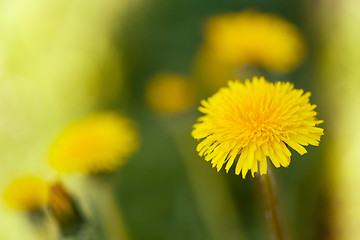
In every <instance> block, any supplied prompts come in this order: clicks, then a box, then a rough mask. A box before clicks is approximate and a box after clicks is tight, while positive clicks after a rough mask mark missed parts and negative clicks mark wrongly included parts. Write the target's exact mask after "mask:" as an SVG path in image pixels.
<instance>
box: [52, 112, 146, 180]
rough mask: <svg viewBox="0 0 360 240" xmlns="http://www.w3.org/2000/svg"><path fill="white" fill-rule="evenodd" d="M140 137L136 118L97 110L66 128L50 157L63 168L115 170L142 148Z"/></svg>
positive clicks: (69, 169)
mask: <svg viewBox="0 0 360 240" xmlns="http://www.w3.org/2000/svg"><path fill="white" fill-rule="evenodd" d="M138 141H139V140H138V135H137V132H136V129H135V124H134V122H133V121H132V120H130V119H128V118H127V117H124V116H122V115H120V114H117V113H115V112H102V113H95V114H92V115H90V116H86V117H84V118H82V119H80V120H78V121H76V122H74V123H72V124H71V125H69V126H68V127H67V128H65V129H64V130H63V132H62V133H61V134H60V135H59V136H58V138H57V139H56V140H55V142H54V144H53V145H52V147H51V149H50V154H49V161H50V164H51V165H52V166H53V167H54V168H55V169H56V170H57V171H59V172H82V173H88V174H96V173H104V172H109V171H114V170H115V169H116V168H117V167H119V166H120V165H122V164H124V162H125V161H126V160H127V158H128V157H129V156H130V155H131V154H132V153H133V152H134V151H135V150H136V149H137V148H138Z"/></svg>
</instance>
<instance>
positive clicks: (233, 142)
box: [192, 77, 323, 178]
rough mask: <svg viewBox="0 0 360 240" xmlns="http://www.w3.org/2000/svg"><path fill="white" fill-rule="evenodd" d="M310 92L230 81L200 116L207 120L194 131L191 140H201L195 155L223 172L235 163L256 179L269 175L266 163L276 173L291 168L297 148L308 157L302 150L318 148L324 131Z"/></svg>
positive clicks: (280, 84) (257, 82) (283, 84)
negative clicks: (293, 153) (320, 126)
mask: <svg viewBox="0 0 360 240" xmlns="http://www.w3.org/2000/svg"><path fill="white" fill-rule="evenodd" d="M309 97H310V92H307V93H305V94H304V91H303V90H301V89H300V90H299V89H294V86H293V84H290V83H289V82H277V83H275V84H274V83H270V82H267V81H266V80H265V79H264V78H263V77H261V78H257V77H254V78H253V79H252V81H249V80H246V81H245V83H241V82H239V81H229V83H228V87H225V88H221V89H220V90H219V91H218V92H217V93H216V94H214V95H213V96H212V97H210V98H209V99H208V100H207V101H206V100H202V101H201V104H202V106H201V107H199V110H200V111H201V112H202V113H204V114H205V115H204V116H202V117H200V118H199V119H198V121H199V123H197V124H195V125H194V129H193V131H192V136H193V137H194V138H195V139H198V140H201V142H200V143H199V144H198V146H197V148H196V150H197V151H198V152H199V155H200V156H205V160H206V161H211V162H212V165H213V167H216V168H217V170H218V171H219V170H220V169H221V168H222V166H223V165H224V164H225V163H226V167H225V169H226V171H227V172H228V171H229V169H230V167H231V166H232V165H233V164H234V162H236V168H235V173H236V174H237V175H239V174H240V172H241V171H242V176H243V178H245V176H246V173H247V172H248V170H251V173H252V175H253V176H254V173H256V172H258V164H259V165H260V174H261V175H263V174H266V173H267V157H269V158H270V159H271V161H272V163H273V164H274V165H275V167H280V166H283V167H287V166H288V165H289V164H290V156H291V152H290V151H289V149H288V147H291V148H293V149H294V150H296V151H297V152H298V153H300V154H301V155H303V154H304V153H306V150H305V148H304V147H303V146H307V145H309V144H310V145H314V146H318V145H319V141H320V137H321V136H322V135H323V129H321V128H318V127H316V125H318V124H320V123H322V122H323V121H321V120H317V118H316V117H315V116H316V114H317V113H316V112H315V111H314V109H315V107H316V105H311V104H310V102H309Z"/></svg>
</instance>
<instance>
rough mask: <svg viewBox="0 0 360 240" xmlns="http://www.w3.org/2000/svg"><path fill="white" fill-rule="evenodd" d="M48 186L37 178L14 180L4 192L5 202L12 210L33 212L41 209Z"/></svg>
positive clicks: (28, 177) (26, 177) (27, 177)
mask: <svg viewBox="0 0 360 240" xmlns="http://www.w3.org/2000/svg"><path fill="white" fill-rule="evenodd" d="M47 195H48V185H47V184H46V183H45V182H44V181H43V180H42V179H41V178H39V177H36V176H24V177H21V178H17V179H15V180H14V181H13V182H11V183H10V185H9V186H8V187H7V189H6V190H5V192H4V199H5V202H6V203H7V204H8V205H9V206H10V207H12V208H14V209H17V210H23V211H33V210H37V209H40V208H42V207H43V206H44V205H45V203H46V199H47Z"/></svg>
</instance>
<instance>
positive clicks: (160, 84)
mask: <svg viewBox="0 0 360 240" xmlns="http://www.w3.org/2000/svg"><path fill="white" fill-rule="evenodd" d="M194 99H195V91H194V87H193V86H192V85H191V83H190V81H189V80H188V79H187V78H186V77H184V76H182V75H180V74H175V73H159V74H157V75H155V76H154V77H152V78H151V80H150V82H149V85H148V87H147V89H146V101H147V103H148V104H149V106H150V107H151V108H152V109H153V110H154V111H156V112H158V113H161V114H174V113H178V112H181V111H184V110H186V109H187V108H188V107H189V106H190V105H191V104H192V103H193V102H194Z"/></svg>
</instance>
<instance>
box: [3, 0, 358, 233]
mask: <svg viewBox="0 0 360 240" xmlns="http://www.w3.org/2000/svg"><path fill="white" fill-rule="evenodd" d="M359 7H360V4H359V2H358V1H355V0H342V1H322V0H318V1H309V0H296V1H285V0H276V1H265V0H256V1H238V0H224V1H215V0H207V1H205V0H195V1H194V0H192V1H190V0H152V1H145V0H132V1H130V0H121V1H115V0H105V1H94V0H90V1H84V0H75V1H67V0H66V1H65V0H62V1H59V0H55V1H46V0H39V1H26V0H12V1H9V0H2V1H0V159H1V163H2V164H1V168H0V190H1V192H3V191H4V190H5V189H6V188H7V186H8V185H9V183H10V182H11V181H12V180H13V179H15V178H17V177H21V176H23V175H28V174H31V175H36V176H39V177H41V178H43V179H45V180H46V181H49V182H51V181H55V180H60V181H62V182H63V183H64V186H65V187H66V188H67V189H68V191H69V193H70V194H71V195H72V196H73V197H74V199H76V202H77V204H78V205H79V206H80V208H81V211H82V212H83V213H84V215H85V218H86V221H87V222H88V225H89V226H90V228H91V234H90V235H91V238H89V239H114V240H115V239H134V240H137V239H146V240H152V239H154V240H155V239H156V240H158V239H174V240H175V239H179V240H181V239H199V240H200V239H214V240H217V239H271V237H270V236H269V234H268V231H267V225H266V221H265V216H264V211H263V202H262V196H261V191H260V187H259V182H258V179H257V178H251V177H250V176H247V178H246V179H245V180H244V179H242V178H241V177H240V176H236V175H235V174H234V171H230V172H229V174H226V173H225V171H224V170H222V171H220V172H219V173H217V172H216V170H215V169H213V168H211V166H210V164H209V163H208V162H205V161H204V160H203V159H201V158H200V157H198V155H197V153H196V151H195V146H196V141H195V140H193V139H192V137H191V135H190V133H191V129H192V125H193V124H194V123H195V122H196V119H197V118H198V117H199V116H200V113H199V112H198V111H197V107H198V106H199V104H200V100H201V99H204V98H207V97H209V96H211V95H212V94H213V93H215V92H216V90H217V88H218V87H219V86H224V85H226V81H227V80H228V79H224V82H222V83H216V84H215V85H216V86H217V87H216V88H215V87H214V84H212V83H211V82H208V83H207V82H206V78H205V80H204V78H201V77H199V74H198V69H197V58H198V55H199V51H200V49H201V48H202V46H203V44H204V31H205V30H204V26H205V24H206V22H207V20H208V19H209V18H210V17H212V16H215V15H219V14H225V13H231V12H235V13H236V12H241V11H244V10H248V9H251V10H257V11H259V12H264V13H271V14H275V15H277V16H280V17H282V18H284V19H286V20H287V21H289V22H291V23H293V24H294V25H295V26H297V28H298V29H299V30H300V32H301V34H302V36H303V38H304V43H305V46H306V50H305V53H304V56H305V57H304V60H303V61H301V63H300V64H299V65H298V66H297V67H296V68H295V69H293V70H291V71H288V72H286V73H284V72H283V73H280V72H276V71H268V70H264V69H253V68H251V67H250V69H246V71H245V72H241V73H237V74H233V76H232V77H233V78H239V79H240V80H244V78H247V77H250V76H251V75H253V74H255V75H256V74H261V75H264V76H265V77H266V78H267V79H268V80H269V81H290V82H292V83H294V84H295V87H296V88H302V89H304V90H305V91H310V92H311V93H312V96H311V102H312V103H313V104H316V105H317V106H318V107H317V111H318V112H319V115H318V117H319V119H323V120H325V123H324V124H322V125H321V126H322V127H323V128H324V129H325V135H324V136H323V137H322V140H321V143H320V146H319V147H308V148H307V149H308V154H305V155H304V156H301V157H300V156H299V155H298V154H296V153H294V154H293V157H292V163H291V164H290V166H289V167H288V168H279V169H274V171H273V173H274V175H275V179H276V182H277V192H278V196H279V203H280V204H279V205H280V208H281V212H282V215H283V219H284V222H285V225H286V228H287V231H288V234H289V235H290V236H291V239H294V240H296V239H299V240H300V239H309V240H310V239H359V238H360V228H359V227H358V226H360V205H359V202H360V193H359V191H358V186H359V184H360V177H359V176H360V175H359V174H358V169H357V167H358V166H360V164H359V161H360V158H359V150H358V144H359V142H360V128H359V122H360V110H359V104H360V97H359V96H360V95H359V94H358V93H359V90H360V80H359V79H360V70H359V67H358V63H359V62H360V48H359V46H358V43H359V41H360V32H359V30H358V25H359V23H360V15H359V14H358V12H357V9H358V8H359ZM207 68H208V70H209V71H211V72H213V71H214V69H212V66H208V67H207ZM206 70H207V69H206V67H205V69H202V71H205V73H206ZM215 70H216V69H215ZM162 78H165V79H169V78H170V79H173V80H174V79H175V81H170V83H166V81H165V85H164V86H160V85H161V83H162V82H161V79H162ZM154 79H155V80H156V79H157V81H158V83H160V84H156V82H155V80H154ZM209 81H210V80H209ZM179 89H180V90H179ZM179 92H180V93H179ZM101 111H118V112H120V113H121V114H124V115H126V116H127V117H129V118H131V119H133V121H134V122H135V125H136V129H137V132H138V136H139V147H138V149H137V151H135V152H134V153H133V155H132V156H131V157H129V159H128V160H127V162H126V164H124V165H123V166H121V167H120V168H118V169H117V170H114V171H112V172H110V173H106V174H97V175H94V176H90V177H89V176H86V175H84V174H76V173H71V174H64V173H57V172H56V171H55V170H54V169H52V167H51V166H50V164H49V162H48V153H49V149H50V148H51V145H52V144H53V142H54V140H55V139H56V137H57V136H58V135H59V133H60V132H61V131H62V129H64V128H65V127H66V126H68V125H69V124H71V123H72V122H73V121H76V120H77V119H79V118H82V117H84V116H86V115H88V114H92V113H96V112H101ZM0 211H1V214H0V239H4V240H19V239H29V240H31V239H40V235H41V234H40V235H39V231H40V232H41V230H39V227H38V226H37V227H35V226H34V224H33V223H31V220H29V219H28V217H27V216H26V214H24V213H23V212H22V211H18V210H15V209H12V208H11V207H9V206H8V205H7V204H6V202H5V201H4V200H3V199H1V200H0ZM49 221H50V222H51V223H52V224H53V225H56V224H55V223H54V222H52V221H53V220H49ZM50 225H51V224H50ZM50 228H51V227H50ZM54 231H55V232H56V230H49V231H48V232H47V233H46V234H43V233H42V234H43V235H41V237H44V235H46V237H45V238H44V239H57V237H56V234H55V235H54V236H53V235H52V232H54ZM49 232H50V233H49ZM74 239H76V238H75V237H74ZM79 239H87V238H85V237H83V238H80V237H79Z"/></svg>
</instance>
